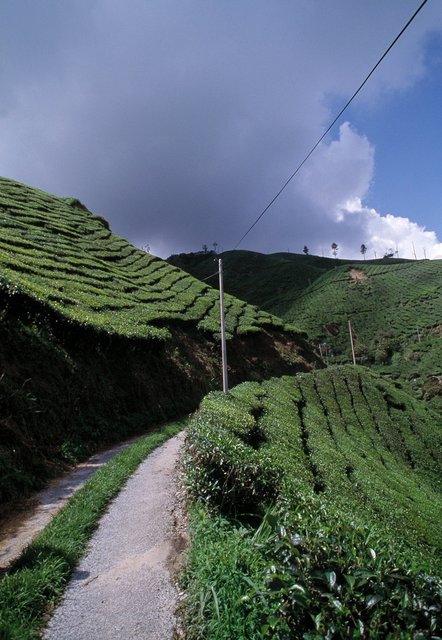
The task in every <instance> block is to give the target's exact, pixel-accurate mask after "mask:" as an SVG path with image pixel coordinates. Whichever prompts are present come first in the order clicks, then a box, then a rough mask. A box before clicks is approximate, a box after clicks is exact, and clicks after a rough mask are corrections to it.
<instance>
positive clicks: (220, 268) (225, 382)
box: [218, 258, 229, 393]
mask: <svg viewBox="0 0 442 640" xmlns="http://www.w3.org/2000/svg"><path fill="white" fill-rule="evenodd" d="M218 274H219V310H220V316H221V355H222V363H223V391H224V393H227V392H228V390H229V381H228V379H227V350H226V327H225V322H224V283H223V261H222V259H221V258H219V260H218Z"/></svg>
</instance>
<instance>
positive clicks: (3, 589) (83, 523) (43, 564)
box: [0, 421, 186, 640]
mask: <svg viewBox="0 0 442 640" xmlns="http://www.w3.org/2000/svg"><path fill="white" fill-rule="evenodd" d="M185 426H186V421H181V422H175V423H172V424H168V425H165V426H164V427H162V428H161V430H159V431H156V432H154V433H150V434H149V435H147V436H145V437H143V438H142V439H141V440H138V441H137V442H136V443H134V444H133V445H131V446H130V447H128V448H127V449H125V450H124V451H122V452H121V453H119V454H118V455H117V456H115V457H114V458H112V460H110V461H109V462H108V463H107V464H106V465H104V466H103V467H102V468H101V469H99V470H98V471H97V472H96V473H95V474H94V476H93V477H92V478H91V479H90V480H89V481H88V482H87V483H86V484H85V485H84V487H82V488H81V489H80V490H79V491H78V492H77V493H76V494H75V495H74V496H73V497H72V498H71V500H70V501H69V502H68V504H67V505H66V507H64V509H62V511H60V512H59V513H58V514H57V515H56V516H55V517H54V519H53V520H52V522H51V523H50V524H49V525H48V526H47V527H46V528H45V529H44V531H42V533H40V534H39V535H38V536H37V537H36V538H35V540H34V541H33V542H32V543H31V544H30V545H29V546H28V547H27V549H26V550H25V551H24V552H23V554H22V555H21V556H20V558H19V559H18V560H16V561H15V562H14V563H13V564H12V565H11V567H10V568H9V569H8V570H7V571H6V572H5V574H4V575H3V576H1V577H0V639H1V640H19V639H20V640H31V639H35V638H38V637H39V633H38V632H39V629H40V628H41V627H42V625H43V624H44V622H45V620H46V619H47V616H48V614H49V613H50V611H51V610H52V609H53V608H54V606H55V604H56V603H57V602H58V600H59V599H60V597H61V595H62V594H63V591H64V589H65V587H66V585H67V583H68V580H69V578H70V575H71V573H72V571H73V570H74V568H75V566H76V565H77V563H78V561H79V560H80V558H81V557H82V555H83V554H84V551H85V549H86V545H87V543H88V541H89V539H90V538H91V536H92V533H93V532H94V530H95V529H96V527H97V525H98V522H99V519H100V517H101V515H102V514H103V512H104V510H105V509H106V507H107V505H108V504H109V502H110V500H112V498H114V497H115V496H116V495H117V493H118V492H119V491H120V490H121V489H122V487H123V485H124V483H125V482H126V481H127V479H128V478H129V477H130V476H131V475H132V474H133V473H134V471H135V470H136V469H137V467H138V466H139V465H140V463H141V462H142V461H143V460H144V459H145V458H146V457H147V456H148V455H149V454H150V453H151V452H152V451H153V450H154V449H156V448H157V447H158V446H160V445H161V444H163V443H164V442H165V441H166V440H168V439H169V438H170V437H172V436H174V435H176V434H177V433H178V432H179V431H181V430H182V429H183V428H185Z"/></svg>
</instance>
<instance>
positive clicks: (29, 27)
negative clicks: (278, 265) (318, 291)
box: [0, 0, 442, 259]
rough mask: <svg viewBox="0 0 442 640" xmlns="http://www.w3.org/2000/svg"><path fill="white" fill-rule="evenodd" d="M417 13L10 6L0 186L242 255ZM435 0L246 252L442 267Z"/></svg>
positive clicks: (406, 5)
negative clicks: (20, 186) (440, 262)
mask: <svg viewBox="0 0 442 640" xmlns="http://www.w3.org/2000/svg"><path fill="white" fill-rule="evenodd" d="M419 4H420V0H370V1H368V0H216V1H215V0H125V2H121V0H75V1H73V0H40V1H39V2H36V1H35V0H1V2H0V175H3V176H5V177H8V178H13V179H15V180H18V181H20V182H24V183H26V184H29V185H32V186H35V187H38V188H40V189H43V190H45V191H48V192H50V193H53V194H55V195H58V196H62V197H69V196H73V197H77V198H79V199H80V200H81V201H82V202H83V203H84V204H85V205H86V206H87V207H88V208H89V209H90V210H91V211H93V212H94V213H96V214H98V215H102V216H104V217H105V218H106V219H107V220H108V221H109V223H110V225H111V228H112V230H113V231H114V232H115V233H117V234H119V235H120V236H123V237H124V238H126V239H128V240H129V241H130V242H132V243H133V244H135V245H137V246H139V247H146V248H147V247H148V248H149V249H150V251H151V253H154V254H155V255H158V256H160V257H167V256H169V255H170V254H172V253H180V252H188V251H199V250H201V249H202V246H203V245H207V246H208V247H209V248H212V247H213V245H214V243H216V246H217V248H218V250H223V251H227V250H229V249H232V248H233V247H235V246H236V245H237V243H238V241H239V240H240V238H241V237H242V236H243V234H244V233H245V232H246V230H247V229H248V228H249V227H250V225H251V224H252V223H253V222H254V221H255V220H256V218H257V217H258V215H259V214H260V213H261V211H262V210H263V209H264V207H265V206H266V205H267V204H268V203H269V201H270V200H271V199H272V198H273V197H274V195H275V194H276V193H277V192H278V191H279V189H280V188H281V186H282V185H283V184H284V182H285V180H286V179H287V178H288V177H289V176H290V175H291V173H292V172H293V171H294V169H295V168H296V167H297V166H298V164H299V163H300V162H301V161H302V160H303V158H304V157H305V155H306V154H307V153H308V151H309V150H310V149H311V147H312V146H313V145H314V144H315V143H316V141H317V140H318V139H319V137H320V136H321V135H322V134H323V133H324V131H325V130H326V129H327V127H328V125H329V124H330V123H331V122H332V121H333V119H334V117H335V116H336V115H337V113H338V112H339V111H340V109H341V108H342V107H343V106H344V105H345V103H346V102H347V100H348V99H349V97H350V96H351V95H352V94H353V92H354V91H355V90H356V89H357V87H358V86H359V85H360V83H361V82H362V80H363V79H364V78H365V76H366V75H367V73H368V72H369V71H370V70H371V69H372V67H373V66H374V64H375V63H376V62H377V61H378V59H379V58H380V56H381V55H382V54H383V52H384V51H385V50H386V48H387V47H388V46H389V45H390V43H391V42H392V41H393V39H394V38H395V37H396V35H397V34H398V33H399V31H400V30H401V29H402V27H403V26H404V25H405V23H406V22H407V20H408V19H409V18H410V17H411V15H412V14H413V13H414V11H415V10H416V9H417V7H418V6H419ZM441 80H442V1H441V0H429V1H428V2H427V4H426V5H425V7H424V8H423V9H422V11H421V12H420V13H419V15H418V16H417V17H416V19H415V20H414V21H413V23H412V24H411V26H410V27H409V28H408V29H407V31H406V32H405V33H404V35H403V36H402V37H401V39H400V40H399V41H398V43H397V44H396V45H395V47H394V48H393V49H392V51H391V52H390V53H389V55H388V56H387V57H386V59H385V60H384V61H383V63H382V64H381V66H380V67H379V68H378V69H377V71H376V72H375V73H374V74H373V76H372V77H371V78H370V80H369V82H368V83H367V85H366V86H365V87H364V88H363V90H362V91H361V93H360V94H359V95H358V96H357V97H356V99H355V100H354V101H353V103H352V104H351V106H350V107H349V109H348V110H347V111H346V112H345V113H344V115H343V116H342V118H341V119H340V120H339V121H338V123H337V124H336V125H335V127H334V128H333V129H332V130H331V132H330V133H329V134H328V135H327V136H326V138H325V139H324V141H323V142H322V143H321V145H320V146H319V147H318V148H317V150H316V151H315V152H314V154H313V155H312V156H311V158H310V159H309V160H308V161H307V162H306V164H305V165H304V166H303V167H302V169H301V170H300V171H299V173H298V174H297V176H296V177H295V178H294V179H293V180H292V181H291V183H290V184H289V186H288V187H287V188H286V189H285V190H284V192H283V193H282V194H281V196H280V197H279V198H278V199H277V200H276V202H275V203H274V204H273V205H272V207H271V208H270V209H269V210H268V212H267V213H266V214H265V216H263V218H262V220H261V221H260V222H259V224H257V225H256V226H255V227H254V228H253V230H252V231H251V232H250V233H249V234H248V235H247V237H246V238H245V239H244V241H243V242H242V243H241V244H240V245H239V247H238V248H240V249H250V250H254V251H261V252H265V253H273V252H280V251H291V252H295V253H300V252H302V250H303V247H304V246H307V247H308V248H309V251H310V253H312V254H317V255H324V256H329V255H331V243H333V242H335V243H337V244H338V257H342V258H361V254H360V247H361V244H365V245H366V247H367V254H366V257H367V258H374V257H378V258H379V257H382V256H383V255H384V254H385V253H387V252H390V251H393V252H396V251H397V254H396V255H398V256H399V257H407V258H414V257H417V258H418V259H422V258H424V257H427V258H442V215H441V214H442V181H441V174H442V117H441V114H442V82H441Z"/></svg>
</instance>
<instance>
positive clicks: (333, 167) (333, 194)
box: [295, 122, 442, 259]
mask: <svg viewBox="0 0 442 640" xmlns="http://www.w3.org/2000/svg"><path fill="white" fill-rule="evenodd" d="M374 170H375V150H374V147H373V145H371V144H370V142H369V140H368V139H367V138H366V137H365V136H364V135H360V134H358V133H357V132H356V131H355V130H354V129H353V128H352V127H351V125H350V123H348V122H346V123H344V124H343V125H341V127H340V130H339V138H338V139H337V140H333V141H332V142H330V143H328V144H322V145H321V147H320V148H319V149H318V151H317V153H316V155H315V156H314V157H313V158H312V160H311V161H310V163H309V164H308V166H307V167H306V168H305V170H304V172H303V174H302V175H301V178H300V180H299V187H298V190H297V194H296V196H295V198H296V197H299V196H301V195H302V198H303V206H304V210H308V211H309V217H310V218H312V219H315V220H317V221H318V224H321V220H322V221H324V220H327V219H328V221H329V222H328V223H327V225H328V228H329V229H330V231H329V232H328V233H330V234H334V235H333V237H332V235H330V238H329V240H330V242H329V243H328V244H327V238H324V236H323V238H322V241H321V242H318V243H317V244H316V246H315V249H314V251H315V252H316V253H318V254H321V253H325V255H328V254H329V253H330V250H329V249H330V244H331V241H333V242H337V243H338V245H339V247H340V255H341V256H342V257H345V258H361V255H360V252H359V249H360V246H361V244H362V243H364V244H365V245H366V246H367V247H368V249H369V251H368V253H367V257H369V258H374V257H375V255H376V256H377V257H378V258H379V257H382V256H383V255H384V254H386V253H389V252H390V251H391V250H392V251H393V252H396V251H397V253H398V255H399V257H401V258H411V259H413V258H415V257H416V256H417V258H419V259H423V258H425V257H427V258H442V243H441V242H440V241H439V239H438V238H437V236H436V233H435V232H434V231H427V230H426V229H425V227H423V226H420V225H419V224H417V223H416V222H413V221H412V220H410V219H408V218H405V217H403V216H398V215H394V214H392V213H388V214H386V215H384V214H381V213H379V212H378V211H376V210H375V209H373V208H368V207H366V206H364V198H365V197H366V196H367V194H368V193H369V189H370V184H371V182H372V180H373V175H374ZM332 223H334V224H332ZM322 224H324V223H322ZM321 231H322V229H321ZM324 241H325V242H324ZM324 244H325V245H326V250H325V251H324ZM312 249H313V247H312Z"/></svg>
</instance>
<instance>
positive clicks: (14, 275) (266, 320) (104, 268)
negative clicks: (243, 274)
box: [0, 178, 283, 338]
mask: <svg viewBox="0 0 442 640" xmlns="http://www.w3.org/2000/svg"><path fill="white" fill-rule="evenodd" d="M0 227H1V229H2V234H1V235H2V237H1V240H0V264H1V276H0V287H1V288H3V289H5V290H7V292H8V293H9V294H14V293H17V292H20V293H22V294H25V295H27V296H30V297H31V298H33V299H35V300H38V301H39V302H42V303H44V304H46V305H48V306H49V307H51V308H52V309H53V310H55V311H56V312H57V313H59V314H61V315H63V316H65V317H67V318H68V319H70V320H71V321H75V322H79V323H81V324H85V325H90V326H92V327H95V328H98V329H100V330H103V331H106V332H108V333H110V334H112V333H118V334H122V335H126V336H133V337H156V338H164V337H166V336H167V335H168V329H167V327H168V325H170V324H171V323H174V322H184V323H192V324H194V325H196V326H197V327H198V328H199V329H201V330H204V331H208V332H210V333H212V334H215V335H217V334H218V333H219V301H218V294H217V292H216V291H215V290H213V289H212V288H211V287H210V286H209V285H208V284H203V283H201V282H199V281H198V280H196V279H195V278H193V277H192V276H190V275H189V274H187V273H185V272H183V271H181V270H180V269H178V268H176V267H173V266H171V265H169V264H167V263H166V262H164V261H162V260H160V259H159V258H155V257H154V256H151V255H149V254H147V253H146V252H144V251H142V250H140V249H137V248H136V247H134V246H132V245H130V244H129V243H128V242H126V241H125V240H123V239H122V238H119V237H118V236H116V235H115V234H113V233H112V232H111V231H110V230H109V228H108V225H107V223H106V221H105V220H104V219H103V218H101V217H99V216H94V215H92V214H91V213H90V212H89V211H87V209H85V207H84V206H83V205H82V204H81V203H80V202H79V201H78V200H75V199H72V198H65V199H63V198H57V197H55V196H51V195H49V194H46V193H44V192H42V191H39V190H37V189H33V188H31V187H27V186H25V185H21V184H19V183H16V182H14V181H11V180H7V179H4V178H1V179H0ZM226 309H227V318H226V322H227V336H228V337H232V336H233V335H235V334H236V333H248V332H250V331H257V330H260V329H261V328H264V327H271V326H276V327H282V326H283V322H282V321H280V320H279V319H277V318H275V317H272V316H271V315H269V314H266V313H263V312H261V311H259V310H258V309H257V308H255V307H253V306H250V305H248V304H246V303H245V302H242V301H239V300H237V299H235V298H233V297H230V296H227V300H226Z"/></svg>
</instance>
